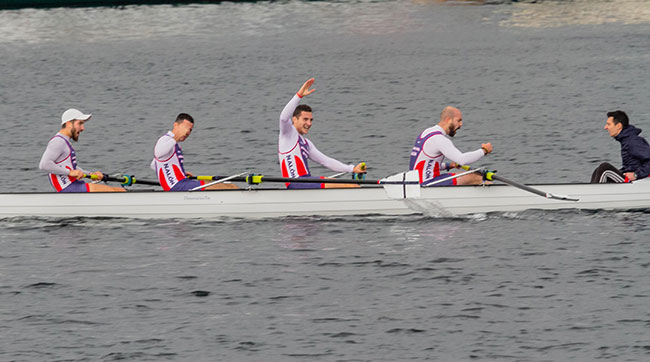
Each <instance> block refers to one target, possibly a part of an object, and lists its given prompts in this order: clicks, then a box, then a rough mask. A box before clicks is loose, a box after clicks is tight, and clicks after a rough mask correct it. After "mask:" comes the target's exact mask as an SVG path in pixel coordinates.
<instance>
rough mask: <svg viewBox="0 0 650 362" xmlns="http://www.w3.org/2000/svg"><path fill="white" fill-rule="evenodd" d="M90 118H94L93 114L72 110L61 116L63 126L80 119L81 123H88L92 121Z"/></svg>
mask: <svg viewBox="0 0 650 362" xmlns="http://www.w3.org/2000/svg"><path fill="white" fill-rule="evenodd" d="M90 117H92V114H83V113H81V111H80V110H78V109H74V108H70V109H68V110H67V111H65V112H63V114H62V115H61V124H64V123H66V122H70V121H74V120H75V119H78V120H80V121H87V120H89V119H90Z"/></svg>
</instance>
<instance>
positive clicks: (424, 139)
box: [409, 125, 484, 185]
mask: <svg viewBox="0 0 650 362" xmlns="http://www.w3.org/2000/svg"><path fill="white" fill-rule="evenodd" d="M483 156H484V152H483V149H481V148H479V149H478V150H476V151H471V152H466V153H462V152H460V151H459V150H458V148H456V146H454V143H453V142H452V141H451V139H450V138H449V136H447V133H446V132H445V130H444V129H442V127H440V126H438V125H435V126H433V127H429V128H427V129H425V130H424V131H422V133H420V135H419V136H418V138H416V140H415V145H414V146H413V149H412V150H411V158H410V164H409V169H410V170H418V173H419V174H420V183H421V184H423V185H427V184H428V183H430V182H432V181H433V179H434V178H435V177H437V176H439V175H440V169H445V168H447V167H448V165H447V164H445V163H443V162H442V161H443V160H444V159H445V158H447V159H449V160H451V161H453V162H456V163H457V164H459V165H468V164H470V163H472V162H476V161H478V160H480V159H481V158H482V157H483Z"/></svg>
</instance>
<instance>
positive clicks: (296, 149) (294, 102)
mask: <svg viewBox="0 0 650 362" xmlns="http://www.w3.org/2000/svg"><path fill="white" fill-rule="evenodd" d="M299 103H300V97H298V96H297V95H295V96H293V98H292V99H291V100H290V101H289V103H288V104H287V105H286V106H285V107H284V109H283V110H282V113H281V114H280V135H279V137H278V160H279V161H280V167H281V170H282V176H283V177H306V176H311V172H310V171H309V163H308V162H307V160H309V159H311V160H314V161H316V162H318V163H320V164H321V165H323V166H325V167H327V168H329V169H330V170H333V171H337V172H352V170H353V169H354V165H346V164H344V163H342V162H340V161H337V160H335V159H333V158H331V157H328V156H326V155H325V154H323V153H322V152H320V151H319V150H318V149H317V148H316V146H315V145H314V143H313V142H311V141H310V140H309V139H307V138H306V137H303V136H302V135H301V134H300V133H298V131H297V130H296V128H295V127H294V126H293V123H292V122H291V119H292V117H293V112H294V110H295V109H296V107H297V106H298V104H299Z"/></svg>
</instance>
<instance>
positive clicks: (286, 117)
mask: <svg viewBox="0 0 650 362" xmlns="http://www.w3.org/2000/svg"><path fill="white" fill-rule="evenodd" d="M298 104H300V97H299V96H298V95H297V94H296V95H294V96H293V98H291V100H290V101H289V103H287V105H286V106H284V109H283V110H282V113H280V134H281V135H289V134H292V133H294V130H295V129H294V127H293V122H291V118H292V117H293V111H295V110H296V107H298Z"/></svg>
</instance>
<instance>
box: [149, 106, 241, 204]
mask: <svg viewBox="0 0 650 362" xmlns="http://www.w3.org/2000/svg"><path fill="white" fill-rule="evenodd" d="M193 128H194V118H192V116H190V115H189V114H187V113H181V114H179V115H178V116H177V117H176V120H175V121H174V125H173V127H172V130H171V131H169V132H167V133H166V134H164V135H163V136H162V137H160V138H159V139H158V142H156V146H155V147H154V151H153V155H154V156H153V160H152V161H151V169H152V170H154V171H156V176H157V177H158V182H160V186H161V187H162V188H163V190H165V191H189V190H191V189H193V188H196V187H200V186H201V185H203V184H205V181H198V180H191V179H189V178H188V177H190V176H192V173H190V172H187V171H185V167H184V165H183V161H184V159H183V149H181V146H180V145H179V143H180V142H183V141H185V140H186V139H187V138H188V137H189V136H190V133H192V129H193ZM236 188H238V187H237V186H235V185H233V184H224V183H220V184H216V185H212V186H208V187H206V188H205V189H206V190H217V189H236Z"/></svg>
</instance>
